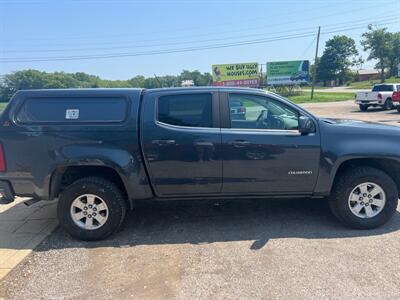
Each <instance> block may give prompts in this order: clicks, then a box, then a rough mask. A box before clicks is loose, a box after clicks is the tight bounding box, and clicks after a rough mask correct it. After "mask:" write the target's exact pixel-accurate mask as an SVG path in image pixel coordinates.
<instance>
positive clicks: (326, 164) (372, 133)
mask: <svg viewBox="0 0 400 300" xmlns="http://www.w3.org/2000/svg"><path fill="white" fill-rule="evenodd" d="M357 124H358V125H354V126H342V125H336V124H335V125H332V124H324V123H323V122H320V127H321V132H322V134H321V136H322V138H321V161H320V172H319V177H318V180H317V185H316V188H315V190H314V194H315V195H319V196H320V195H322V196H328V195H329V194H330V191H331V189H332V186H333V183H334V180H335V177H336V174H337V171H338V170H339V168H340V166H341V165H343V164H344V163H346V162H349V161H351V160H359V159H363V160H364V161H365V162H368V160H371V161H372V160H376V159H384V160H386V161H387V160H393V161H396V162H400V156H399V149H400V142H399V138H400V130H399V128H397V127H392V126H385V125H379V124H366V125H365V127H362V125H360V124H361V123H357Z"/></svg>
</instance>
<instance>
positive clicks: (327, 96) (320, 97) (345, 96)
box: [287, 92, 354, 103]
mask: <svg viewBox="0 0 400 300" xmlns="http://www.w3.org/2000/svg"><path fill="white" fill-rule="evenodd" d="M310 96H311V93H310V92H303V93H302V94H301V95H298V96H289V97H287V98H289V99H290V100H291V101H293V102H294V103H308V102H309V103H314V102H334V101H346V100H353V99H354V93H328V92H326V93H325V92H320V93H319V92H314V99H313V100H312V101H311V99H310Z"/></svg>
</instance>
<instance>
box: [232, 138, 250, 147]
mask: <svg viewBox="0 0 400 300" xmlns="http://www.w3.org/2000/svg"><path fill="white" fill-rule="evenodd" d="M232 145H233V146H234V147H237V148H240V147H245V146H248V145H250V142H249V141H244V140H236V141H234V142H233V143H232Z"/></svg>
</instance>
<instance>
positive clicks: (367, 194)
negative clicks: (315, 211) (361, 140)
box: [329, 167, 398, 229]
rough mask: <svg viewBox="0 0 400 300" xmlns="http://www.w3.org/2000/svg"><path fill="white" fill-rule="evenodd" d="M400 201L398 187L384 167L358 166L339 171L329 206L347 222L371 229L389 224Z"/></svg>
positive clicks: (342, 220)
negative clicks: (399, 200) (340, 172)
mask: <svg viewBox="0 0 400 300" xmlns="http://www.w3.org/2000/svg"><path fill="white" fill-rule="evenodd" d="M397 203H398V192H397V187H396V184H395V183H394V181H393V180H392V178H390V177H389V176H388V175H387V174H386V173H384V172H383V171H381V170H378V169H375V168H371V167H358V168H355V169H352V170H351V171H350V170H349V171H346V172H345V173H342V174H340V177H339V178H338V179H337V181H336V182H335V186H334V187H333V191H332V195H331V197H330V199H329V205H330V208H331V210H332V212H333V214H334V215H335V216H336V217H337V218H338V219H339V220H340V221H341V222H342V223H344V224H345V225H347V226H349V227H352V228H357V229H372V228H376V227H378V226H380V225H382V224H384V223H386V222H387V221H388V220H389V219H390V218H391V217H392V215H393V214H394V212H395V211H396V208H397Z"/></svg>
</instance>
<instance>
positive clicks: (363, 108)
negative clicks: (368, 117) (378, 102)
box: [360, 104, 368, 111]
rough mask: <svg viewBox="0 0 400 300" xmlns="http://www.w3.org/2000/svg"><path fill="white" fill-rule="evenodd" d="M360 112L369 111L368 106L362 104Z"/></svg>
mask: <svg viewBox="0 0 400 300" xmlns="http://www.w3.org/2000/svg"><path fill="white" fill-rule="evenodd" d="M360 110H361V111H367V110H368V105H366V104H360Z"/></svg>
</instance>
